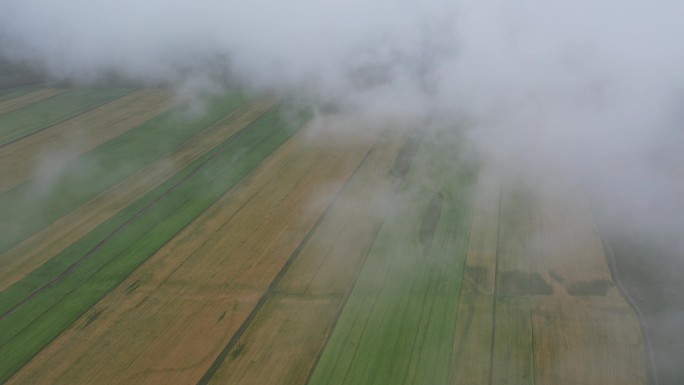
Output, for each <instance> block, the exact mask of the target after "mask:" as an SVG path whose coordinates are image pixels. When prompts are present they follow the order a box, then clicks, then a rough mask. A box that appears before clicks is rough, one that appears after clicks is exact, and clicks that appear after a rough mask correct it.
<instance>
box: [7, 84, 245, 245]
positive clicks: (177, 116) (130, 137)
mask: <svg viewBox="0 0 684 385" xmlns="http://www.w3.org/2000/svg"><path fill="white" fill-rule="evenodd" d="M245 101H246V100H245V97H244V96H242V95H240V94H237V95H229V96H227V97H223V98H219V99H218V100H215V101H213V102H211V103H209V104H208V106H207V107H206V111H205V113H204V114H203V115H202V116H201V117H193V116H189V115H188V113H189V111H188V108H190V107H191V105H189V104H188V103H186V104H182V105H180V106H178V107H176V108H173V109H171V110H169V111H167V112H165V113H162V114H161V115H158V116H156V117H154V118H152V119H150V120H147V121H145V122H143V123H142V124H140V125H138V126H137V127H135V128H134V129H131V130H129V131H127V132H125V133H123V134H122V135H120V136H117V137H116V138H114V139H112V140H109V141H107V142H105V143H103V144H102V145H100V146H98V147H96V148H94V149H92V150H90V151H88V152H86V153H84V154H82V155H80V156H78V157H76V158H75V159H73V160H71V161H69V162H67V163H66V164H65V165H64V169H63V170H62V171H61V172H60V173H56V175H55V176H54V180H49V181H45V180H44V179H34V180H31V181H29V182H27V183H25V184H23V185H21V186H18V187H16V188H14V189H12V190H9V191H7V192H5V193H4V194H2V195H0V211H2V212H4V213H5V215H6V217H7V218H12V222H11V223H7V222H2V223H0V253H3V252H5V251H6V250H8V249H10V248H11V247H13V246H16V245H17V244H19V243H20V242H21V241H23V240H25V239H26V238H28V237H29V236H31V235H32V234H34V233H35V232H37V231H39V230H41V229H43V228H45V227H46V226H48V225H49V224H50V223H53V222H54V221H56V220H57V219H59V218H61V217H62V216H64V215H65V214H67V213H69V212H70V211H72V210H74V209H75V208H77V207H78V206H80V205H82V204H83V203H85V202H87V201H88V200H90V199H92V198H94V197H95V196H97V195H98V194H100V193H102V192H103V191H105V190H107V189H108V188H111V187H112V186H114V185H115V184H117V183H119V182H121V181H122V180H124V179H125V178H126V177H128V176H130V175H132V174H133V173H135V172H136V171H138V170H139V169H141V168H143V167H145V166H147V165H149V164H151V163H153V162H154V161H156V160H158V159H161V158H163V157H164V156H167V155H168V154H169V153H170V152H172V151H173V150H174V149H176V148H178V147H179V146H182V145H183V144H184V143H185V142H187V141H188V140H190V139H191V138H192V137H194V136H195V135H197V134H198V133H200V132H202V131H204V130H205V129H207V128H208V127H209V126H211V125H212V124H213V123H215V122H217V121H218V120H220V119H221V118H223V117H224V116H225V115H226V114H228V113H230V112H231V111H233V110H234V109H236V108H237V107H239V106H240V105H242V104H244V103H245Z"/></svg>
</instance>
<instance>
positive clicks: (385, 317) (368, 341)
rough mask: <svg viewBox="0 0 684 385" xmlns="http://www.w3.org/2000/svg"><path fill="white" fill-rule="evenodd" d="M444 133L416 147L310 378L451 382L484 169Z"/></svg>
mask: <svg viewBox="0 0 684 385" xmlns="http://www.w3.org/2000/svg"><path fill="white" fill-rule="evenodd" d="M451 134H452V135H453V133H451ZM443 135H446V134H445V133H438V134H435V133H428V134H426V138H424V140H423V141H422V142H421V144H420V148H419V149H418V150H417V152H416V154H415V156H413V158H414V159H413V161H412V164H411V166H410V169H409V170H408V172H407V174H406V178H405V179H404V184H403V187H402V193H401V195H400V197H399V198H398V199H397V200H395V201H394V206H395V207H396V209H395V210H396V211H395V212H394V213H393V215H392V216H391V217H390V218H388V220H387V221H386V222H385V224H384V225H383V227H382V228H381V230H380V232H379V234H378V236H377V238H376V241H375V243H374V244H373V247H372V249H371V251H370V254H369V256H368V259H367V261H366V263H365V265H364V266H363V269H362V271H361V272H360V274H359V276H358V278H357V281H356V283H355V285H354V288H353V290H352V292H351V294H350V296H349V299H348V301H347V303H346V305H345V307H344V309H343V310H342V312H341V314H340V317H339V319H338V321H337V324H336V326H335V329H334V330H333V332H332V334H331V336H330V339H329V341H328V343H327V345H326V347H325V349H324V351H323V352H322V354H321V357H320V361H319V362H318V364H317V365H316V368H315V369H314V372H313V374H312V376H311V378H310V381H309V384H440V383H446V382H447V380H448V375H449V368H450V363H451V358H450V356H451V350H452V345H453V334H454V325H455V322H456V314H457V309H458V302H459V301H458V298H459V292H460V287H461V278H462V275H463V267H464V266H463V265H464V262H465V257H466V246H467V238H468V225H469V222H470V203H471V199H472V195H473V188H472V186H473V180H472V179H473V175H474V173H473V168H472V165H471V164H469V162H467V161H466V160H465V159H464V158H462V157H461V156H460V155H462V151H459V148H458V146H456V145H455V140H454V139H453V138H449V137H443ZM437 193H439V194H441V195H442V197H443V204H442V209H441V213H440V215H439V223H438V224H437V225H436V227H435V230H434V231H435V233H434V241H433V242H432V244H431V246H430V247H426V244H425V243H424V242H421V238H423V237H424V236H421V227H423V226H422V220H421V219H422V218H423V217H424V216H425V214H426V212H428V211H429V208H430V206H431V201H433V198H434V196H435V194H437Z"/></svg>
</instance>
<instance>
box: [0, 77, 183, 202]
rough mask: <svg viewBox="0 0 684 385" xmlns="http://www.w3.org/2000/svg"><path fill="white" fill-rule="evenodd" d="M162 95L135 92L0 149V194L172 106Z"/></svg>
mask: <svg viewBox="0 0 684 385" xmlns="http://www.w3.org/2000/svg"><path fill="white" fill-rule="evenodd" d="M178 102H179V100H176V99H174V96H173V94H171V93H170V92H164V91H149V90H141V91H135V92H133V93H130V94H128V95H125V96H123V97H121V98H118V99H116V100H114V101H112V102H110V103H106V104H104V105H102V106H100V107H97V108H95V109H93V110H91V111H88V112H86V113H84V114H81V115H78V116H76V117H74V118H72V119H69V120H67V121H65V122H62V123H59V124H57V125H55V126H52V127H50V129H49V130H42V131H39V132H37V133H36V134H34V135H31V136H29V137H26V138H24V139H23V140H19V141H17V142H14V143H12V144H11V145H8V146H4V147H2V148H0V170H2V171H0V194H1V193H3V192H5V191H8V190H10V189H12V188H14V187H17V186H19V185H21V184H23V183H26V182H27V181H28V180H30V179H31V178H33V177H36V176H38V177H46V176H48V175H47V174H48V173H54V172H58V171H59V165H60V164H65V163H66V162H67V161H68V160H71V159H74V158H76V157H77V156H78V155H80V154H82V153H84V152H87V151H88V150H91V149H93V148H95V147H97V146H99V145H100V144H102V143H105V142H107V141H109V140H111V139H113V138H115V137H117V136H119V135H121V134H123V133H125V132H126V131H128V130H130V129H132V128H134V127H136V126H138V125H139V124H141V123H143V122H144V121H146V120H149V119H151V118H153V117H155V116H157V115H159V114H161V113H162V112H164V111H166V110H168V109H170V108H171V107H173V106H174V105H176V104H177V103H178ZM43 174H45V175H43Z"/></svg>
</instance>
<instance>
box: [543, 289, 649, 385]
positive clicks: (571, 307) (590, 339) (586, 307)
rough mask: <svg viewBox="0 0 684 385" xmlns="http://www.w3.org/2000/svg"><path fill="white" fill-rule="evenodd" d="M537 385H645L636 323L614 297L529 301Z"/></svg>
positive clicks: (640, 340) (621, 301)
mask: <svg viewBox="0 0 684 385" xmlns="http://www.w3.org/2000/svg"><path fill="white" fill-rule="evenodd" d="M532 322H533V324H534V335H535V351H534V353H535V378H536V384H537V385H555V384H564V385H565V384H567V385H584V384H602V385H603V384H606V385H632V384H634V385H636V384H639V385H643V384H646V369H645V366H644V364H645V363H644V346H643V341H642V337H641V333H640V328H639V323H638V321H637V319H636V317H635V316H634V312H633V311H632V309H631V308H629V307H628V306H626V304H625V303H624V300H623V299H622V298H621V297H619V296H617V295H616V296H610V297H589V298H585V297H569V298H559V297H555V296H551V297H535V298H533V299H532Z"/></svg>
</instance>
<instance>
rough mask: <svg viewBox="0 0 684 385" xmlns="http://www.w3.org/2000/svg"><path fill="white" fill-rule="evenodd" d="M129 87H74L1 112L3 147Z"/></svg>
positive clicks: (120, 94)
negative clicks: (21, 106) (15, 108)
mask: <svg viewBox="0 0 684 385" xmlns="http://www.w3.org/2000/svg"><path fill="white" fill-rule="evenodd" d="M132 91H133V90H132V89H129V88H107V89H72V90H69V91H67V92H63V93H61V94H58V95H55V96H53V97H51V98H48V99H44V100H42V101H40V102H37V103H34V104H31V105H28V106H25V107H24V108H21V109H18V110H14V111H11V112H8V113H5V114H2V115H0V147H2V146H6V145H9V144H11V143H14V142H16V141H18V140H20V139H23V138H26V137H28V136H30V135H34V134H35V133H37V132H39V131H41V130H44V129H47V128H49V127H51V126H53V125H55V124H57V123H61V122H63V121H65V120H67V119H70V118H73V117H74V116H77V115H79V114H82V113H84V112H86V111H88V110H90V109H92V108H95V107H98V106H100V105H102V104H105V103H107V102H110V101H112V100H114V99H117V98H119V97H121V96H124V95H126V94H127V93H130V92H132Z"/></svg>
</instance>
